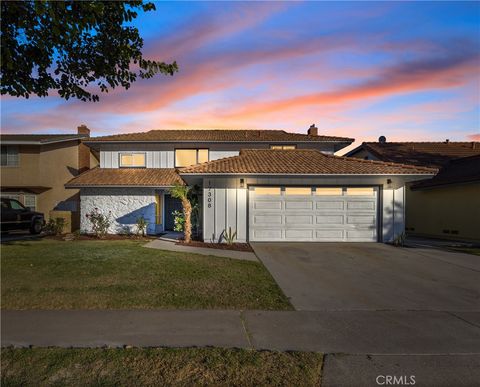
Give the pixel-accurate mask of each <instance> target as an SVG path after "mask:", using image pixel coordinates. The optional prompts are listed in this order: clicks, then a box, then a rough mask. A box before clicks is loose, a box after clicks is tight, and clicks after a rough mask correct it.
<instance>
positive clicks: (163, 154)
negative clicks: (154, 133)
mask: <svg viewBox="0 0 480 387" xmlns="http://www.w3.org/2000/svg"><path fill="white" fill-rule="evenodd" d="M128 152H129V151H127V150H121V151H118V150H117V151H115V150H113V151H111V150H107V151H103V150H102V151H101V152H100V168H119V160H120V154H121V153H128ZM131 152H133V153H135V152H136V153H145V160H146V167H147V168H175V151H173V150H171V151H139V150H132V151H131ZM238 153H239V152H238V151H210V152H209V157H210V161H212V160H218V159H222V158H224V157H232V156H238Z"/></svg>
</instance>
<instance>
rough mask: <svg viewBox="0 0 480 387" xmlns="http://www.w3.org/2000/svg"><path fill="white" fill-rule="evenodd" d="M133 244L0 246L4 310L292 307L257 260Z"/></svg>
mask: <svg viewBox="0 0 480 387" xmlns="http://www.w3.org/2000/svg"><path fill="white" fill-rule="evenodd" d="M143 243H144V242H140V241H130V240H124V241H72V242H64V241H55V240H31V241H19V242H11V243H7V244H3V245H2V246H1V268H2V273H1V279H2V284H1V296H2V300H1V301H2V308H4V309H152V308H182V309H292V307H291V305H290V303H289V302H288V300H287V298H286V297H285V296H284V295H283V293H282V292H281V290H280V288H279V287H278V286H277V284H276V283H275V282H274V280H273V278H272V277H271V275H270V273H268V271H267V270H266V269H265V268H264V267H263V265H262V264H261V263H259V262H250V261H240V260H234V259H229V258H220V257H213V256H203V255H196V254H186V253H176V252H170V251H163V250H155V249H149V248H145V247H143V246H142V245H143Z"/></svg>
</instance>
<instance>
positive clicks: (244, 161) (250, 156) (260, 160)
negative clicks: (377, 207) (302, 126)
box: [179, 149, 437, 175]
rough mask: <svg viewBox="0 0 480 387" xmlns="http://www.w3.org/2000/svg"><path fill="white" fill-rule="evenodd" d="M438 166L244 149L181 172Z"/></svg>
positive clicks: (408, 170) (418, 170)
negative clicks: (235, 153) (237, 154)
mask: <svg viewBox="0 0 480 387" xmlns="http://www.w3.org/2000/svg"><path fill="white" fill-rule="evenodd" d="M436 171H437V170H436V169H432V168H424V167H415V166H411V165H403V164H395V163H385V162H382V161H367V160H361V159H356V158H353V157H339V156H333V155H326V154H323V153H321V152H320V151H317V150H313V149H301V150H300V149H296V150H270V149H244V150H242V151H240V155H239V156H234V157H227V158H224V159H219V160H214V161H210V162H207V163H203V164H198V165H195V166H191V167H187V168H185V169H182V170H180V171H179V173H180V174H314V175H316V174H318V175H324V174H328V175H330V174H332V175H336V174H339V175H341V174H382V175H383V174H385V175H388V174H432V173H435V172H436Z"/></svg>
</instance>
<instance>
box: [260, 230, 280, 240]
mask: <svg viewBox="0 0 480 387" xmlns="http://www.w3.org/2000/svg"><path fill="white" fill-rule="evenodd" d="M253 235H254V237H255V239H256V240H262V239H263V240H282V230H268V229H258V230H253Z"/></svg>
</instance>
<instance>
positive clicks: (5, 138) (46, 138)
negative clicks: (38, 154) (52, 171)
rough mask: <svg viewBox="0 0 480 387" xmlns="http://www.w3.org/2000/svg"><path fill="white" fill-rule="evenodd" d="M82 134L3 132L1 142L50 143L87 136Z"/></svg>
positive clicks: (0, 136)
mask: <svg viewBox="0 0 480 387" xmlns="http://www.w3.org/2000/svg"><path fill="white" fill-rule="evenodd" d="M85 137H87V135H82V134H2V135H0V142H2V143H11V144H13V143H24V142H25V143H38V144H39V145H40V144H48V143H52V142H61V141H70V140H78V139H81V138H85Z"/></svg>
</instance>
